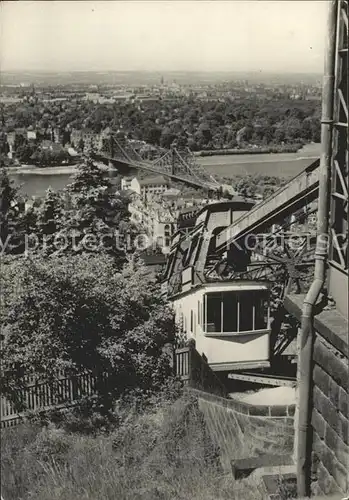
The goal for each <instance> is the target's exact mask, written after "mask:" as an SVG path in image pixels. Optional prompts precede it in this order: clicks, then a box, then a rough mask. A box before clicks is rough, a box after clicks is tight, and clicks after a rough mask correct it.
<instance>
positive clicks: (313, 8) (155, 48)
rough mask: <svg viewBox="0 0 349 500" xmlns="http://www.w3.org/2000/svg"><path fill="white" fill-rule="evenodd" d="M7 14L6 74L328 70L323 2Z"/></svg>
mask: <svg viewBox="0 0 349 500" xmlns="http://www.w3.org/2000/svg"><path fill="white" fill-rule="evenodd" d="M0 10H1V16H0V28H1V31H0V47H1V48H0V67H1V71H3V72H6V71H8V72H10V71H21V70H26V71H62V72H65V71H157V72H161V71H162V72H166V71H198V72H200V71H203V72H204V71H217V72H226V71H237V72H243V71H262V72H280V73H281V72H282V73H322V70H323V53H324V29H325V19H326V13H327V2H324V1H316V0H314V1H301V2H294V1H282V2H277V1H267V0H256V1H231V2H221V1H219V0H217V1H210V2H204V1H171V2H169V1H153V2H149V1H141V2H137V1H132V2H122V1H120V2H113V1H110V2H109V1H108V2H105V1H98V2H93V1H91V2H87V1H81V2H75V1H72V2H56V1H53V2H46V1H44V2H39V1H31V2H9V1H4V2H2V3H1V4H0ZM314 19H316V21H317V22H316V23H314Z"/></svg>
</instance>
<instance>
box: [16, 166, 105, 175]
mask: <svg viewBox="0 0 349 500" xmlns="http://www.w3.org/2000/svg"><path fill="white" fill-rule="evenodd" d="M98 166H99V167H100V168H101V169H102V170H105V171H106V172H108V171H114V169H113V168H110V167H108V166H107V165H104V164H103V163H101V164H98ZM76 170H77V165H57V166H56V167H36V166H35V165H21V166H18V167H11V168H9V173H10V174H24V175H30V174H34V175H49V176H51V175H72V174H74V173H75V172H76Z"/></svg>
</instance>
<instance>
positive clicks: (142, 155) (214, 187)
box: [92, 133, 224, 193]
mask: <svg viewBox="0 0 349 500" xmlns="http://www.w3.org/2000/svg"><path fill="white" fill-rule="evenodd" d="M92 156H93V157H94V158H96V159H99V160H101V161H103V162H110V163H112V164H113V165H115V166H116V167H117V168H118V170H120V171H121V172H123V171H128V170H130V169H136V170H143V171H145V172H149V173H153V174H159V175H163V176H165V177H168V178H170V179H172V180H174V181H177V182H182V183H184V184H186V185H188V186H191V187H195V188H199V189H203V190H205V191H208V192H211V193H219V192H222V191H223V189H224V185H221V184H220V183H219V182H217V181H216V180H215V178H214V177H213V176H212V175H210V174H209V173H208V172H207V171H206V170H205V169H204V168H203V167H202V166H201V165H199V164H198V162H197V161H196V158H195V156H194V155H193V153H192V152H191V151H190V150H189V149H188V148H187V149H185V150H183V151H179V150H178V149H177V148H176V147H175V146H173V147H171V149H164V148H160V147H155V146H151V145H149V144H146V143H144V142H142V141H132V140H129V139H127V138H126V137H122V136H120V135H118V134H117V133H111V134H110V136H109V137H108V138H105V139H104V140H103V145H102V147H101V149H100V151H98V152H97V153H93V154H92Z"/></svg>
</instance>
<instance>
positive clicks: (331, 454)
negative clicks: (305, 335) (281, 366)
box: [311, 333, 349, 495]
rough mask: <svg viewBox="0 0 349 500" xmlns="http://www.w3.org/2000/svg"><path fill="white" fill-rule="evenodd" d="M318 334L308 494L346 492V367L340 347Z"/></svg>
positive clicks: (348, 429)
mask: <svg viewBox="0 0 349 500" xmlns="http://www.w3.org/2000/svg"><path fill="white" fill-rule="evenodd" d="M339 347H340V349H338V348H336V347H335V346H334V345H333V344H332V343H330V342H329V341H328V340H326V339H325V338H324V337H323V336H321V335H320V334H319V333H317V335H316V339H315V344H314V357H313V358H314V368H313V382H314V389H313V410H312V428H313V436H312V455H311V460H312V477H311V486H312V492H313V494H316V495H324V494H325V495H327V494H332V493H335V492H340V493H347V492H348V491H349V472H348V471H349V417H348V398H349V395H348V393H349V371H348V369H349V367H348V355H347V353H345V350H344V349H343V346H342V345H341V346H339Z"/></svg>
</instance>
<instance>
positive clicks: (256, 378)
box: [228, 372, 297, 387]
mask: <svg viewBox="0 0 349 500" xmlns="http://www.w3.org/2000/svg"><path fill="white" fill-rule="evenodd" d="M228 378H229V379H230V380H242V381H244V382H253V383H255V384H263V385H273V386H276V387H282V386H284V387H296V384H297V381H296V379H295V378H292V377H280V376H279V375H259V374H255V373H251V372H239V373H229V375H228Z"/></svg>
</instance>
